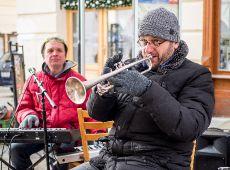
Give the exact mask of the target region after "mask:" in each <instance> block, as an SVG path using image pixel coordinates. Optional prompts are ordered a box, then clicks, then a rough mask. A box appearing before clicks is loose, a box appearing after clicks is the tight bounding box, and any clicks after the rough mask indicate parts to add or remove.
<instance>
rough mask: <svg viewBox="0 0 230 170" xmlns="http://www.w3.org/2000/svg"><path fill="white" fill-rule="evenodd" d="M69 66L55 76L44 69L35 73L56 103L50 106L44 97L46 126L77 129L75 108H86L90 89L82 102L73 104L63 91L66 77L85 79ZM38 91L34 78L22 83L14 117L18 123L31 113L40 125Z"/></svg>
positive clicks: (40, 115)
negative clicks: (38, 120)
mask: <svg viewBox="0 0 230 170" xmlns="http://www.w3.org/2000/svg"><path fill="white" fill-rule="evenodd" d="M66 65H69V64H66ZM70 65H71V64H70ZM72 66H73V65H71V67H72ZM71 67H69V68H67V69H65V70H64V71H63V72H62V73H61V74H60V75H59V76H58V77H57V78H55V77H53V76H51V75H50V74H49V73H48V72H47V71H46V69H43V71H41V72H38V73H37V74H36V76H37V78H38V80H39V81H40V82H43V87H44V89H46V91H47V94H48V95H49V96H50V98H51V99H52V100H53V101H54V103H55V104H56V105H57V108H52V107H51V105H50V103H49V101H48V99H47V98H46V97H45V108H46V121H47V127H48V128H67V129H79V123H78V118H77V108H83V109H85V108H86V100H87V99H88V96H89V93H90V90H88V91H87V95H86V100H85V101H84V103H83V104H80V105H78V104H75V103H73V102H72V101H71V100H70V99H69V98H68V96H67V94H66V91H65V82H66V80H67V78H69V77H72V76H74V77H77V78H78V79H80V80H81V81H84V80H85V78H84V77H83V76H81V75H80V74H78V73H77V72H75V71H73V70H72V69H71ZM43 68H45V67H43ZM39 93H40V89H39V87H38V85H37V84H36V83H34V78H33V77H30V78H29V79H28V80H27V82H26V83H25V85H24V90H23V93H22V95H21V99H20V101H19V105H18V108H17V111H16V118H17V121H18V122H19V123H21V122H22V121H23V119H24V118H25V117H26V116H27V115H31V114H33V115H37V116H38V117H39V119H40V124H39V126H40V127H42V102H41V98H42V96H41V95H40V94H39Z"/></svg>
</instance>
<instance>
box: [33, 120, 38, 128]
mask: <svg viewBox="0 0 230 170" xmlns="http://www.w3.org/2000/svg"><path fill="white" fill-rule="evenodd" d="M38 125H39V119H36V120H35V122H34V126H35V127H38Z"/></svg>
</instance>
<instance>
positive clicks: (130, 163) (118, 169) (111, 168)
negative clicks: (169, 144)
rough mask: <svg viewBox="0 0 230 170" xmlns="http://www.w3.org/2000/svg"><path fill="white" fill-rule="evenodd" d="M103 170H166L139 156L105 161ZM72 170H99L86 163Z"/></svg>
mask: <svg viewBox="0 0 230 170" xmlns="http://www.w3.org/2000/svg"><path fill="white" fill-rule="evenodd" d="M104 169H105V170H166V168H163V167H161V166H160V165H158V164H157V163H154V162H148V161H147V160H146V159H145V158H144V157H141V156H128V157H119V158H116V159H113V158H109V159H107V160H106V164H105V167H104ZM72 170H99V168H96V167H94V166H93V165H91V164H89V163H88V162H86V163H83V164H81V165H79V166H77V167H76V168H73V169H72Z"/></svg>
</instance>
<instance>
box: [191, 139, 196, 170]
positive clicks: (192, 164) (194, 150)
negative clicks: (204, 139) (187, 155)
mask: <svg viewBox="0 0 230 170" xmlns="http://www.w3.org/2000/svg"><path fill="white" fill-rule="evenodd" d="M195 153H196V141H195V140H194V141H193V149H192V155H191V163H190V170H193V169H194V167H193V166H194V158H195Z"/></svg>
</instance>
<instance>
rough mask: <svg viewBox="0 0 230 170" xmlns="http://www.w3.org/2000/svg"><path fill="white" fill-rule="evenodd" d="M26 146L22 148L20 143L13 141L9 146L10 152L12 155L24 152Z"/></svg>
mask: <svg viewBox="0 0 230 170" xmlns="http://www.w3.org/2000/svg"><path fill="white" fill-rule="evenodd" d="M25 149H26V148H23V147H22V145H20V144H17V143H13V144H11V146H10V153H11V155H12V156H15V155H19V154H20V153H24V152H25Z"/></svg>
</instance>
